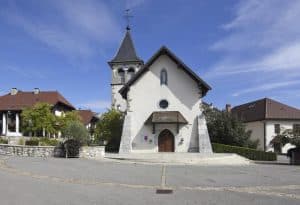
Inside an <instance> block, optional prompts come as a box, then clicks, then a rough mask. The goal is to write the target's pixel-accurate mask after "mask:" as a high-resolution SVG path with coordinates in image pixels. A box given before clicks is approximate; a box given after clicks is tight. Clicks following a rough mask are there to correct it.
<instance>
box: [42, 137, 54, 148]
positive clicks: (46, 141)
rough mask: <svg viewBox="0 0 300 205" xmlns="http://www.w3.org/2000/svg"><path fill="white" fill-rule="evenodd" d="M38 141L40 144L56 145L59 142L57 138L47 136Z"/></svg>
mask: <svg viewBox="0 0 300 205" xmlns="http://www.w3.org/2000/svg"><path fill="white" fill-rule="evenodd" d="M39 142H40V144H39V145H40V146H57V145H58V144H59V140H57V139H53V138H52V139H51V138H47V137H43V138H40V139H39Z"/></svg>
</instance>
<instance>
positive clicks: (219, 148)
mask: <svg viewBox="0 0 300 205" xmlns="http://www.w3.org/2000/svg"><path fill="white" fill-rule="evenodd" d="M212 148H213V151H214V152H216V153H236V154H238V155H241V156H243V157H246V158H248V159H251V160H258V161H275V160H276V159H277V155H276V153H273V152H264V151H259V150H255V149H249V148H245V147H237V146H230V145H224V144H218V143H212Z"/></svg>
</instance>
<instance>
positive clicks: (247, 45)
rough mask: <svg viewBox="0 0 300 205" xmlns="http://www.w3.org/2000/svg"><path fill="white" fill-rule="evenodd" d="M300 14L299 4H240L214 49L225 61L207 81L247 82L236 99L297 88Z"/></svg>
mask: <svg viewBox="0 0 300 205" xmlns="http://www.w3.org/2000/svg"><path fill="white" fill-rule="evenodd" d="M299 10H300V1H297V0H290V1H284V2H283V1H280V0H247V1H246V0H243V1H240V3H239V4H238V5H237V6H236V7H235V8H234V12H235V17H234V18H233V19H232V20H231V21H230V22H227V23H225V24H224V25H222V27H221V29H223V31H224V32H225V35H224V37H222V38H221V39H219V40H218V41H216V42H215V43H214V44H213V45H212V46H211V48H210V50H211V51H213V52H220V54H221V55H223V57H222V58H221V60H220V61H218V62H216V63H215V64H214V65H212V66H211V68H210V69H209V70H208V72H207V73H206V74H205V77H206V78H210V79H215V78H216V79H221V78H227V79H229V78H230V81H231V82H230V83H231V84H241V82H244V81H247V82H248V83H247V85H246V86H247V88H246V89H241V91H237V92H235V93H234V94H233V95H234V96H238V95H240V94H246V93H250V92H261V91H266V90H268V91H271V90H273V89H275V88H278V87H286V88H287V87H289V86H291V85H294V84H295V83H296V82H295V80H297V79H299V76H300V27H299V26H298V25H299V19H300V12H299ZM235 76H236V77H235ZM237 76H238V77H237ZM257 83H259V84H261V86H257Z"/></svg>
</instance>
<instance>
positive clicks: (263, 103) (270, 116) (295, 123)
mask: <svg viewBox="0 0 300 205" xmlns="http://www.w3.org/2000/svg"><path fill="white" fill-rule="evenodd" d="M231 111H232V114H234V115H235V116H237V117H238V118H239V119H240V120H242V121H243V122H244V123H245V124H246V129H247V130H251V138H252V139H253V140H256V139H258V140H259V145H258V149H259V150H264V151H267V152H268V151H274V148H273V147H272V146H271V144H270V142H271V140H272V139H273V138H274V137H275V136H276V135H277V134H279V133H282V132H283V131H284V130H286V129H293V130H294V131H299V130H300V110H299V109H296V108H293V107H290V106H288V105H285V104H282V103H280V102H277V101H275V100H272V99H268V98H264V99H260V100H256V101H253V102H249V103H246V104H243V105H239V106H236V107H234V108H232V110H231ZM293 147H294V146H293V145H291V144H286V145H285V146H284V147H282V148H281V150H275V151H276V152H281V153H287V151H288V150H289V149H290V148H293ZM279 149H280V148H279Z"/></svg>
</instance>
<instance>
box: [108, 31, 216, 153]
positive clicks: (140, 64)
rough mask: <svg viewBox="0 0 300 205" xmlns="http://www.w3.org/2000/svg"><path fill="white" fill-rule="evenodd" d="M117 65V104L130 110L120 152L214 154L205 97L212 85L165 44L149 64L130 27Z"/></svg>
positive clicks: (114, 89) (114, 68) (114, 74)
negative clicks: (139, 52) (207, 120)
mask: <svg viewBox="0 0 300 205" xmlns="http://www.w3.org/2000/svg"><path fill="white" fill-rule="evenodd" d="M108 64H109V65H110V67H111V70H112V82H111V89H112V108H114V109H117V110H119V111H121V112H124V113H125V120H124V125H123V132H122V138H121V144H120V150H119V153H156V152H200V153H212V148H211V143H210V139H209V135H208V131H207V126H206V120H205V116H204V115H203V112H202V111H203V108H202V98H203V97H204V96H205V95H206V94H207V92H208V91H209V90H210V89H211V87H210V86H209V85H208V84H207V83H206V82H205V81H204V80H202V79H201V78H200V77H199V76H198V75H197V74H196V73H194V72H193V71H192V70H191V69H190V68H189V67H188V66H187V65H186V64H185V63H183V62H182V61H181V60H180V59H179V58H178V57H177V56H176V55H175V54H174V53H173V52H172V51H170V50H169V49H168V48H167V47H165V46H162V47H161V48H160V49H159V50H158V51H156V52H155V53H154V55H153V56H152V57H151V58H150V59H149V60H148V61H147V62H145V63H144V61H143V60H142V59H141V58H139V57H138V55H137V53H136V50H135V47H134V44H133V40H132V38H131V33H130V28H129V27H127V31H126V34H125V37H124V39H123V41H122V43H121V46H120V48H119V50H118V52H117V54H116V56H115V57H114V58H113V59H112V60H111V61H110V62H108Z"/></svg>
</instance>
